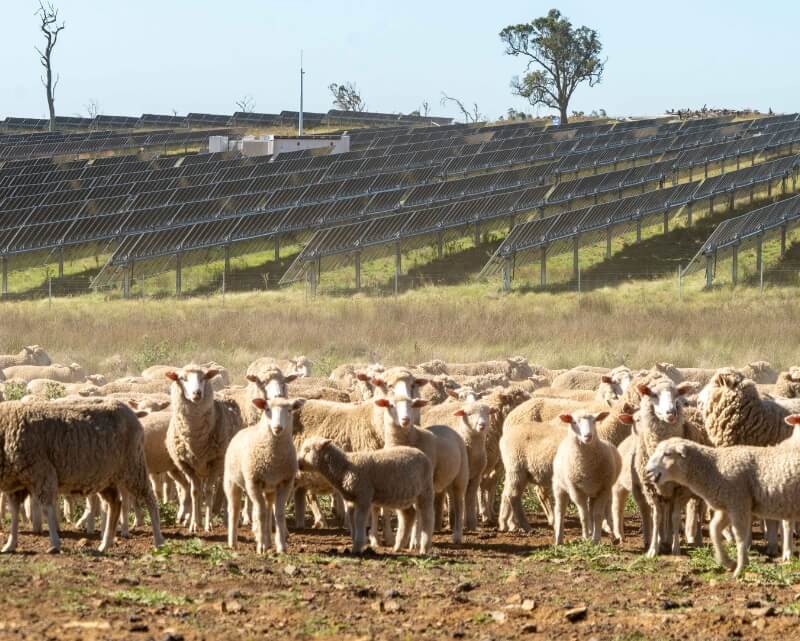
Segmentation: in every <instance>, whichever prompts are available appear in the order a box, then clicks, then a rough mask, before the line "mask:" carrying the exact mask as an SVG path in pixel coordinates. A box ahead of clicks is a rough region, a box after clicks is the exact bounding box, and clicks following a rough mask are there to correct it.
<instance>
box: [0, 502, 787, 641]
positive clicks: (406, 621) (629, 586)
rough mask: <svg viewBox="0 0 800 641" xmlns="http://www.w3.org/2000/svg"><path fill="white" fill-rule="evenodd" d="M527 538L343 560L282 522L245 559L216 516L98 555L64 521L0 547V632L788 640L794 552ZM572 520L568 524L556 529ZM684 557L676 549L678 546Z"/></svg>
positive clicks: (343, 550) (474, 536) (539, 531)
mask: <svg viewBox="0 0 800 641" xmlns="http://www.w3.org/2000/svg"><path fill="white" fill-rule="evenodd" d="M534 522H535V530H534V532H533V533H532V534H531V535H528V536H526V535H521V534H512V535H508V534H501V533H498V532H496V531H495V530H494V529H490V528H485V529H482V530H481V531H480V532H477V533H470V534H468V535H467V536H466V539H465V544H464V545H462V546H459V547H455V546H453V545H452V544H451V543H450V542H449V539H448V536H447V535H446V534H445V533H442V534H438V535H437V536H436V537H435V549H436V554H435V555H434V556H431V557H418V556H410V555H396V554H392V553H386V552H384V551H383V550H381V551H380V552H379V553H377V554H375V553H368V554H367V555H365V556H364V557H362V558H354V557H352V556H350V555H349V554H348V553H347V549H348V544H349V537H348V536H347V535H346V533H345V532H344V531H340V530H324V531H315V530H305V531H302V532H291V533H290V540H289V545H290V550H291V552H292V553H291V554H289V555H287V556H284V557H277V556H274V555H270V556H266V557H258V556H256V555H255V553H254V548H255V546H254V543H253V540H252V537H251V536H250V535H249V532H243V534H245V536H244V538H243V540H241V539H240V540H241V541H242V543H241V547H240V549H239V550H238V551H237V552H235V553H234V552H231V551H229V550H228V549H227V548H226V547H225V546H224V530H223V528H222V527H221V525H218V526H217V527H216V530H215V532H214V533H213V534H211V535H203V536H201V537H200V538H199V539H198V538H194V537H189V536H187V535H185V534H184V533H183V532H182V531H181V530H177V529H175V528H166V530H165V534H166V536H167V539H168V543H167V545H166V546H165V547H164V548H163V549H162V550H159V551H155V550H154V549H153V548H152V539H151V538H150V536H149V533H148V532H147V531H146V530H142V529H139V530H136V531H135V532H134V533H133V535H132V537H131V538H130V539H129V540H119V541H118V544H117V546H116V547H114V548H113V549H112V551H111V552H110V553H109V554H107V555H98V554H97V553H95V552H94V551H93V548H94V547H96V545H97V542H98V541H97V540H96V537H95V538H90V539H85V538H82V535H80V534H78V533H76V532H74V531H71V530H69V529H66V531H65V532H64V533H63V534H64V542H63V552H62V554H60V555H58V556H50V555H47V554H46V553H45V551H46V549H47V546H48V543H47V536H46V535H42V536H34V535H32V534H30V532H29V531H25V532H24V533H23V535H22V536H21V537H20V547H19V549H20V550H21V552H20V553H18V554H15V555H11V556H6V557H2V558H0V613H2V614H0V639H58V640H62V639H76V640H79V639H81V640H100V639H142V641H144V640H147V639H154V640H156V641H168V640H170V639H171V640H177V639H181V638H183V639H185V640H186V641H189V640H193V639H256V638H271V639H276V638H289V639H334V638H335V639H476V640H488V639H511V638H513V639H532V640H540V639H556V638H558V639H598V640H600V639H617V640H620V641H622V640H625V641H634V640H636V641H638V640H645V639H647V640H649V639H653V640H660V639H707V640H716V639H796V638H798V635H800V600H798V599H800V563H799V562H797V561H795V562H793V563H790V564H779V563H770V562H768V561H767V560H766V559H765V558H764V557H763V556H762V555H760V554H759V550H760V549H761V548H759V543H758V542H757V543H756V550H755V551H754V554H753V561H754V563H753V565H752V566H751V571H750V572H748V574H747V576H746V577H745V579H744V580H741V581H733V580H732V579H731V578H730V575H729V574H726V573H724V572H722V571H720V570H719V569H718V568H717V567H716V565H715V564H714V563H713V560H712V559H711V556H710V553H709V551H708V549H707V548H701V549H698V550H693V551H688V550H685V551H684V552H685V554H684V555H683V556H681V557H677V558H671V557H662V558H660V559H656V560H650V559H646V558H644V557H643V555H642V554H641V552H640V548H639V545H640V537H639V536H638V533H637V531H636V530H637V528H636V527H635V526H636V524H635V522H634V521H633V520H632V519H631V522H630V523H629V530H628V532H629V534H628V537H627V539H626V542H625V544H624V545H623V546H622V547H612V546H610V545H600V546H592V545H589V544H585V543H572V544H569V545H567V546H564V547H562V548H560V549H558V550H555V549H554V548H553V547H552V545H551V531H550V529H549V528H547V527H546V522H544V521H543V519H541V518H539V519H535V520H534ZM578 535H579V529H578V528H577V523H576V522H575V521H574V520H573V521H570V522H568V530H567V538H568V540H569V541H575V540H576V539H577V538H578ZM687 554H688V556H687Z"/></svg>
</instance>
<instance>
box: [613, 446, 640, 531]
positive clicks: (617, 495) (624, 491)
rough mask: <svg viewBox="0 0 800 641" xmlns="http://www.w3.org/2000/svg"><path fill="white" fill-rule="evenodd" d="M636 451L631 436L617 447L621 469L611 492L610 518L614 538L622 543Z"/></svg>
mask: <svg viewBox="0 0 800 641" xmlns="http://www.w3.org/2000/svg"><path fill="white" fill-rule="evenodd" d="M635 450H636V436H635V435H634V434H631V435H630V436H628V437H627V438H626V439H625V440H624V441H622V443H620V444H619V447H617V451H618V452H619V455H620V460H621V462H622V467H621V468H620V472H619V476H617V481H616V483H614V487H613V488H612V490H611V516H612V519H613V525H612V528H613V533H614V538H615V539H617V540H618V541H620V542H622V541H623V540H624V539H625V527H624V516H625V503H626V502H627V500H628V497H629V496H630V495H631V492H633V477H632V471H631V466H632V465H633V454H634V452H635Z"/></svg>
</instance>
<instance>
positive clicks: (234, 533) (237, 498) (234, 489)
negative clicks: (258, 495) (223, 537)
mask: <svg viewBox="0 0 800 641" xmlns="http://www.w3.org/2000/svg"><path fill="white" fill-rule="evenodd" d="M225 497H226V498H227V499H228V547H229V548H231V549H234V550H235V549H236V545H237V543H238V541H239V512H240V510H241V509H242V488H240V487H239V486H238V485H236V483H234V482H233V481H231V480H230V479H226V482H225Z"/></svg>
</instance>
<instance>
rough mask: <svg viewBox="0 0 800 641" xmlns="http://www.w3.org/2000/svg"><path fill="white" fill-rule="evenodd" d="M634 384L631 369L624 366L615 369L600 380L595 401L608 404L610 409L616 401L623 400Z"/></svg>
mask: <svg viewBox="0 0 800 641" xmlns="http://www.w3.org/2000/svg"><path fill="white" fill-rule="evenodd" d="M632 382H633V372H632V371H631V370H630V369H629V368H627V367H625V366H624V365H620V366H619V367H615V368H614V369H612V370H611V371H610V372H609V373H608V374H604V375H603V376H602V377H601V378H600V385H599V386H598V387H597V392H596V393H595V399H596V400H598V401H602V402H604V403H607V404H608V405H609V407H610V406H611V405H613V404H614V402H615V401H618V400H619V399H620V398H622V396H623V395H624V394H625V392H626V391H628V388H629V387H630V384H631V383H632Z"/></svg>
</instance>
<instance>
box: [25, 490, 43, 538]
mask: <svg viewBox="0 0 800 641" xmlns="http://www.w3.org/2000/svg"><path fill="white" fill-rule="evenodd" d="M26 506H27V508H28V518H29V519H30V521H31V532H33V533H34V534H41V533H42V504H41V503H40V502H39V501H38V500H37V499H36V498H35V497H34V496H33V495H29V496H28V501H27V503H26Z"/></svg>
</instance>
